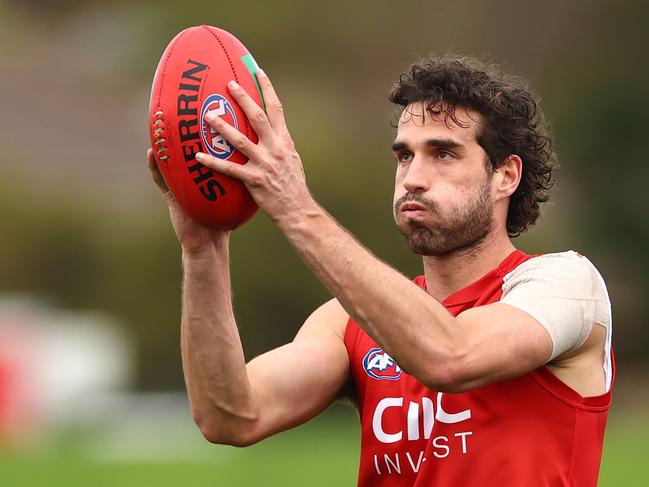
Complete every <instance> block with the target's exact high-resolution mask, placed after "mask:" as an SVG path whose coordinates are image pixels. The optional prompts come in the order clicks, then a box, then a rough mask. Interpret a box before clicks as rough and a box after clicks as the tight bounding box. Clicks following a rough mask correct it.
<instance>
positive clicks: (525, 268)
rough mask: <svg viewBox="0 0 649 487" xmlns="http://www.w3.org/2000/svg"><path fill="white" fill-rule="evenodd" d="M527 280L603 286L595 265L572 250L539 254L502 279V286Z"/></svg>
mask: <svg viewBox="0 0 649 487" xmlns="http://www.w3.org/2000/svg"><path fill="white" fill-rule="evenodd" d="M521 279H522V280H529V279H570V280H580V281H585V282H592V283H594V284H598V285H603V284H604V282H603V279H602V276H601V274H600V273H599V271H598V270H597V268H596V267H595V265H594V264H593V263H592V262H591V261H590V260H589V259H588V258H587V257H586V256H585V255H583V254H581V253H579V252H576V251H574V250H566V251H562V252H552V253H546V254H539V255H535V256H533V257H531V258H530V259H527V260H526V261H524V262H522V263H521V264H519V265H518V266H517V267H516V268H514V269H513V270H511V271H510V272H509V273H508V274H506V275H505V276H504V277H503V286H504V287H508V286H507V284H508V283H511V284H514V283H515V282H517V281H520V280H521Z"/></svg>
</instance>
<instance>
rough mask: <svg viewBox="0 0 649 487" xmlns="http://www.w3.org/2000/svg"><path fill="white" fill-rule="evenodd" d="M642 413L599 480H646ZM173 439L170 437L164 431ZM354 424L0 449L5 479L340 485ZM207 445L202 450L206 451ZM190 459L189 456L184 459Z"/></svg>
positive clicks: (338, 419) (619, 420) (647, 444)
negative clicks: (190, 443)
mask: <svg viewBox="0 0 649 487" xmlns="http://www.w3.org/2000/svg"><path fill="white" fill-rule="evenodd" d="M648 433H649V418H647V415H640V414H637V413H636V414H635V415H631V416H629V415H620V414H618V415H617V416H616V417H614V418H612V421H611V422H610V424H609V427H608V429H607V433H606V444H605V450H604V459H603V462H602V469H601V473H600V482H599V485H600V486H604V487H614V486H615V487H617V486H621V485H623V486H626V487H634V486H638V487H640V486H646V485H649V462H648V461H647V459H649V435H648ZM167 441H169V442H174V437H173V436H172V437H169V438H167ZM358 445H359V428H358V425H357V423H356V419H355V418H354V416H353V414H340V412H339V411H336V412H334V413H329V414H325V415H324V416H323V417H321V418H319V419H316V420H314V421H312V422H310V423H308V424H307V425H304V426H302V427H300V428H297V429H295V430H293V431H289V432H286V433H284V434H281V435H278V436H276V437H274V438H270V439H268V440H266V441H264V442H262V443H260V444H258V445H254V446H252V447H248V448H244V449H238V448H231V447H225V446H216V445H207V444H205V443H204V442H202V441H201V440H199V439H198V438H197V439H196V451H195V453H196V460H195V461H194V460H191V457H192V452H191V451H189V452H187V453H188V455H185V454H183V455H182V458H178V459H174V458H165V459H158V460H156V461H141V460H137V461H135V460H133V461H132V460H128V459H124V458H121V459H120V458H117V459H115V458H113V459H111V458H110V457H107V458H103V459H102V458H100V457H96V456H95V458H93V455H92V454H89V452H88V451H84V450H83V448H82V447H80V444H79V442H77V441H73V440H71V439H69V438H68V440H65V441H61V444H60V445H56V446H55V448H49V449H47V450H44V451H43V452H41V453H40V454H34V453H33V452H32V453H31V454H29V455H25V454H22V455H21V454H13V455H5V456H3V457H0V479H1V480H0V484H1V485H7V486H12V487H13V486H18V487H31V486H38V487H44V486H52V487H58V486H66V487H81V486H83V487H86V486H88V485H92V486H97V487H108V486H111V487H112V486H120V487H131V486H132V487H143V486H156V487H167V486H169V487H171V486H227V487H239V486H241V487H243V486H250V485H264V486H293V485H295V486H303V485H309V486H314V487H318V486H323V487H324V486H332V485H335V486H347V485H350V486H352V485H355V484H356V476H357V468H358ZM206 453H207V455H206ZM188 459H190V461H188Z"/></svg>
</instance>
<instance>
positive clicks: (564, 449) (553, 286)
mask: <svg viewBox="0 0 649 487" xmlns="http://www.w3.org/2000/svg"><path fill="white" fill-rule="evenodd" d="M258 80H259V83H260V85H261V89H262V92H263V94H264V98H265V101H266V109H267V110H266V112H264V111H263V110H261V109H260V108H259V107H258V106H257V105H256V104H255V102H254V101H253V100H252V99H251V98H250V97H249V96H248V95H247V94H246V93H245V92H244V91H243V89H242V88H241V87H239V86H238V85H236V84H235V83H234V82H231V83H230V85H229V91H230V94H231V96H232V97H233V98H234V99H235V100H236V102H237V103H239V105H240V106H241V107H242V109H243V110H244V111H245V112H246V114H247V116H248V118H249V119H250V121H251V124H252V126H253V127H254V130H255V131H256V133H257V134H258V136H259V142H258V143H256V144H255V143H252V142H251V141H250V140H249V139H247V138H246V137H245V136H244V135H242V134H241V133H239V132H238V131H237V130H236V129H235V128H233V127H232V126H230V125H228V124H227V123H226V122H225V121H223V120H221V119H220V118H219V117H216V116H213V114H211V113H208V114H207V116H206V120H207V122H208V123H209V124H210V125H211V126H212V127H213V128H214V130H216V131H218V132H219V133H220V134H221V135H223V137H224V138H225V139H226V140H228V141H229V142H230V143H231V144H232V145H233V146H234V147H235V148H236V149H238V150H240V151H241V152H243V153H244V154H246V155H247V156H248V157H249V158H250V160H249V162H248V163H247V164H246V165H237V164H233V163H229V162H227V161H222V160H219V159H216V158H214V157H211V156H209V155H207V154H200V155H197V159H198V160H199V161H200V162H201V163H202V164H204V165H205V166H207V167H210V168H212V169H213V170H215V171H218V172H221V173H224V174H227V175H229V176H232V177H235V178H238V179H240V180H241V181H243V182H244V183H245V185H246V187H247V188H248V190H249V191H250V193H251V194H252V196H253V197H254V199H255V201H256V202H257V204H258V205H259V207H260V208H261V209H262V210H263V211H264V212H265V213H266V214H267V215H268V216H269V217H270V218H271V219H272V221H273V222H274V223H275V224H276V225H277V226H278V228H279V229H280V230H281V231H282V232H283V234H284V235H285V236H286V238H287V240H288V241H289V242H290V244H291V245H292V246H293V247H294V248H295V249H296V251H297V252H298V253H299V255H300V256H301V257H302V259H303V260H304V262H305V263H306V265H307V266H308V267H309V268H310V269H311V271H312V272H313V273H314V274H315V275H316V277H317V278H318V279H320V280H321V281H322V282H323V283H324V285H325V286H326V287H327V288H328V289H329V291H330V292H331V294H332V295H333V297H334V298H333V299H332V300H330V301H329V302H326V303H325V304H323V305H322V306H321V307H319V308H318V309H316V310H315V311H314V312H313V314H312V315H311V316H310V317H309V318H308V319H307V320H306V322H305V323H304V324H303V325H302V327H301V328H300V329H299V331H298V333H297V335H296V337H295V339H294V340H293V341H292V342H291V343H289V344H286V345H284V346H282V347H279V348H277V349H274V350H271V351H269V352H267V353H265V354H263V355H261V356H259V357H257V358H255V359H254V360H252V361H250V362H249V363H247V364H246V362H245V360H244V353H243V350H242V345H241V342H240V339H239V334H238V331H237V325H236V322H235V317H234V314H233V311H232V304H231V289H230V275H229V262H228V240H229V233H228V232H221V231H214V230H209V229H206V228H204V227H201V226H200V225H199V224H198V223H196V222H195V221H193V220H192V219H191V218H190V217H189V216H188V215H187V214H186V213H184V212H183V210H182V209H181V208H180V206H179V205H178V204H177V202H176V201H175V200H174V198H173V196H172V195H171V193H170V192H169V190H168V189H167V187H166V186H165V183H164V180H163V179H162V177H161V175H160V173H159V172H158V171H157V169H156V166H155V162H154V160H153V157H152V153H151V151H149V153H148V166H149V168H150V170H151V172H152V175H153V178H154V180H155V181H156V183H157V184H158V186H159V187H160V188H161V189H162V192H163V194H164V196H165V199H166V202H167V204H168V206H169V211H170V214H171V221H172V224H173V226H174V229H175V231H176V234H177V236H178V238H179V240H180V243H181V246H182V261H183V267H184V282H183V291H182V297H183V301H182V332H181V340H182V354H183V366H184V373H185V379H186V383H187V389H188V392H189V398H190V403H191V409H192V413H193V416H194V418H195V421H196V423H197V424H198V426H199V428H200V430H201V431H202V433H203V435H204V436H205V438H207V439H208V440H209V441H211V442H215V443H227V444H231V445H238V446H243V445H250V444H253V443H256V442H258V441H260V440H262V439H264V438H266V437H268V436H270V435H273V434H275V433H277V432H280V431H282V430H286V429H288V428H291V427H293V426H296V425H299V424H302V423H304V422H306V421H308V420H309V419H311V418H312V417H314V416H316V415H317V414H319V413H320V412H322V411H324V410H325V409H326V408H327V407H328V406H329V405H330V404H332V403H333V402H334V401H336V400H337V399H339V398H341V397H343V396H345V395H349V396H350V397H351V398H352V399H353V401H354V402H355V404H356V405H357V407H358V410H359V415H360V419H361V428H362V442H361V459H360V469H359V481H358V485H359V486H383V485H385V486H413V485H414V486H499V487H500V486H522V485H524V486H559V485H562V486H579V487H584V486H594V485H596V483H597V476H598V471H599V465H600V460H601V453H602V444H603V437H604V430H605V426H606V419H607V414H608V408H609V404H610V400H611V386H612V382H613V375H614V371H613V369H614V366H613V359H612V353H611V310H610V302H609V299H608V296H607V292H606V287H605V285H604V282H603V280H602V278H601V276H600V274H599V273H598V271H597V270H596V268H595V267H594V266H593V265H592V264H591V263H590V261H589V260H588V259H587V258H586V257H584V256H582V255H580V254H578V253H576V252H574V251H567V252H560V253H551V254H545V255H528V254H526V253H524V252H523V251H521V250H519V249H516V248H515V247H514V245H513V243H512V241H511V239H512V238H513V237H515V236H517V235H519V234H520V233H521V232H523V231H525V230H526V229H527V228H528V227H529V226H531V225H533V224H534V223H535V222H536V220H537V217H538V215H539V207H540V204H541V203H543V202H545V201H546V200H547V199H548V196H549V190H550V187H551V185H552V168H553V165H554V163H555V156H554V154H553V152H552V150H551V146H550V140H549V138H548V137H547V135H546V131H545V129H544V123H543V117H542V114H541V112H540V109H539V107H538V105H537V102H536V98H535V96H534V95H533V94H531V93H530V92H529V91H528V90H527V89H526V88H525V87H524V86H523V85H522V84H521V83H520V82H518V81H516V80H514V79H510V78H508V77H506V76H504V75H501V74H499V73H498V72H497V71H496V70H495V69H494V68H493V67H491V66H489V65H484V64H481V63H479V62H478V61H476V60H472V59H467V58H457V57H440V58H430V59H428V60H424V61H421V62H420V63H418V64H415V65H413V66H412V67H411V68H410V69H409V70H408V71H407V72H405V73H403V74H402V75H401V76H400V78H399V80H398V81H397V83H396V85H395V87H394V90H393V92H392V94H391V97H390V100H391V101H392V102H393V103H395V104H396V105H397V106H398V107H399V110H400V116H399V119H398V124H397V130H396V137H395V139H394V141H393V144H392V150H393V152H394V158H395V161H396V176H395V189H394V218H395V221H396V224H397V226H398V228H399V230H400V231H401V233H402V234H403V235H404V236H405V238H406V241H407V243H408V245H409V247H410V249H411V250H412V251H413V252H415V253H417V254H419V255H421V256H422V258H423V271H424V273H423V275H422V276H420V277H418V278H416V279H415V280H414V282H413V281H411V280H409V279H407V278H406V277H404V276H403V275H402V274H400V273H399V272H398V271H396V270H395V269H393V268H391V267H390V266H388V265H386V264H385V263H383V262H382V261H381V260H379V259H378V258H376V257H375V256H374V255H372V254H371V253H370V252H369V251H368V250H367V249H366V248H365V247H363V246H362V245H361V244H360V243H359V242H358V241H357V240H356V239H355V238H354V237H353V236H352V235H351V234H350V233H349V232H347V231H346V230H345V229H344V228H342V227H341V226H340V225H339V224H338V223H337V222H336V221H335V220H334V219H333V218H332V217H331V216H330V215H329V214H327V212H326V211H325V210H324V209H323V208H322V207H321V206H320V205H319V204H318V203H317V202H316V201H315V200H314V198H313V197H312V196H311V194H310V192H309V189H308V187H307V184H306V182H305V178H304V172H303V168H302V162H301V160H300V157H299V155H298V153H297V152H296V150H295V147H294V144H293V141H292V139H291V136H290V134H289V131H288V129H287V127H286V124H285V119H284V116H283V112H282V106H281V104H280V101H279V99H278V98H277V95H276V94H275V91H274V90H273V87H272V86H271V83H270V81H269V79H268V77H267V76H266V75H265V74H264V73H263V72H261V71H260V72H259V74H258ZM359 184H363V181H359ZM259 326H266V324H264V323H260V324H259Z"/></svg>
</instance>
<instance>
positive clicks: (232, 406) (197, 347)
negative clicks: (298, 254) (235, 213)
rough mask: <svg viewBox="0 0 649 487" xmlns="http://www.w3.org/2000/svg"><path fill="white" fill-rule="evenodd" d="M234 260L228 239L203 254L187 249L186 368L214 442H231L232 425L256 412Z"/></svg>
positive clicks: (197, 414)
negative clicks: (236, 304)
mask: <svg viewBox="0 0 649 487" xmlns="http://www.w3.org/2000/svg"><path fill="white" fill-rule="evenodd" d="M228 260H229V259H228V249H227V242H226V241H225V239H224V241H223V242H221V243H218V244H216V245H215V247H214V248H213V249H209V250H207V251H205V252H202V253H200V254H183V269H184V277H183V305H182V329H181V348H182V357H183V370H184V374H185V381H186V383H187V389H188V393H189V398H190V403H191V407H192V412H193V415H194V418H195V420H196V422H197V424H198V425H199V427H200V428H201V431H203V434H204V435H205V436H206V437H208V439H210V440H213V441H226V440H227V439H228V438H230V437H231V434H232V431H229V429H232V430H233V431H234V429H235V428H236V426H237V423H240V422H241V421H243V422H246V421H252V420H254V417H255V409H254V403H253V398H252V395H251V386H250V382H249V380H248V376H247V373H246V364H245V358H244V354H243V349H242V346H241V341H240V338H239V333H238V330H237V326H236V323H235V319H234V314H233V311H232V300H231V290H230V272H229V262H228ZM220 435H223V437H221V436H220Z"/></svg>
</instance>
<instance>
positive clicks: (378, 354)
mask: <svg viewBox="0 0 649 487" xmlns="http://www.w3.org/2000/svg"><path fill="white" fill-rule="evenodd" d="M363 368H364V369H365V372H366V373H367V375H369V376H370V377H372V378H373V379H379V380H382V379H387V380H398V379H399V377H401V367H399V366H398V365H397V363H396V362H395V361H394V359H393V358H392V357H390V356H389V355H388V354H387V353H385V352H384V351H383V349H381V348H371V349H370V351H369V352H367V355H365V358H363Z"/></svg>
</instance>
